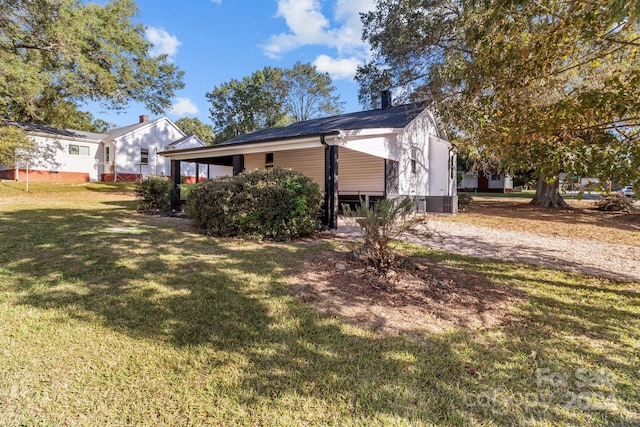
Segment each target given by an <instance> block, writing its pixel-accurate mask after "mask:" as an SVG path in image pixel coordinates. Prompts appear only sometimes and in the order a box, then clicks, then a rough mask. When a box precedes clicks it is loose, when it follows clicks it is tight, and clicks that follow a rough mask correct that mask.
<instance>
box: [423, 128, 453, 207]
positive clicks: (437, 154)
mask: <svg viewBox="0 0 640 427" xmlns="http://www.w3.org/2000/svg"><path fill="white" fill-rule="evenodd" d="M456 179H457V177H456V169H455V155H454V154H453V153H452V152H451V144H449V142H447V141H445V140H443V139H441V138H438V137H437V136H434V135H430V136H429V195H430V196H453V195H455V194H456Z"/></svg>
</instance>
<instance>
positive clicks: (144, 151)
mask: <svg viewBox="0 0 640 427" xmlns="http://www.w3.org/2000/svg"><path fill="white" fill-rule="evenodd" d="M140 164H141V165H148V164H149V149H148V148H141V149H140Z"/></svg>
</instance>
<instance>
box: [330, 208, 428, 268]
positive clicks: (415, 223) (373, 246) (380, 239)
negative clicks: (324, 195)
mask: <svg viewBox="0 0 640 427" xmlns="http://www.w3.org/2000/svg"><path fill="white" fill-rule="evenodd" d="M415 204H416V202H415V200H414V199H412V198H398V199H384V200H380V201H379V202H377V203H376V204H375V205H370V206H367V205H366V203H364V201H363V200H362V201H361V202H360V204H359V205H358V206H357V207H356V209H355V210H354V209H351V207H350V206H349V205H347V204H343V205H342V210H343V212H344V215H345V216H346V217H348V218H353V219H355V222H356V223H357V224H358V225H359V226H360V228H361V229H362V234H363V236H364V244H363V245H362V247H361V248H360V249H358V250H357V251H356V252H355V255H356V257H357V258H358V259H360V260H362V261H365V262H366V263H367V264H368V265H370V266H372V267H373V268H374V269H375V270H376V272H378V273H380V274H382V275H386V273H387V271H388V270H389V269H390V268H392V267H394V265H395V262H396V254H395V252H394V251H393V249H392V248H391V247H390V243H391V241H392V240H394V239H396V238H398V237H400V236H402V235H404V234H414V235H416V236H420V237H423V238H425V237H426V238H429V237H430V235H431V233H430V231H429V230H428V229H427V228H426V227H424V226H423V224H421V219H420V218H409V216H410V215H411V214H412V213H413V212H414V211H415Z"/></svg>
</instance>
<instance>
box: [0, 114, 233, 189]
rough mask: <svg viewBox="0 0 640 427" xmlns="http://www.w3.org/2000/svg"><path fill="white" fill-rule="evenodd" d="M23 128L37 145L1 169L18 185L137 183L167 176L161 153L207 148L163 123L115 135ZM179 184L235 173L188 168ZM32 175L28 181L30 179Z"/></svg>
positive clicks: (0, 172) (145, 119) (140, 125)
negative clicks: (145, 178)
mask: <svg viewBox="0 0 640 427" xmlns="http://www.w3.org/2000/svg"><path fill="white" fill-rule="evenodd" d="M9 124H12V125H14V126H18V127H20V128H21V129H22V130H23V131H24V132H25V133H26V134H27V135H28V136H29V137H30V138H31V140H32V141H33V142H34V143H35V147H34V149H33V150H30V151H29V152H25V153H19V154H20V156H19V158H18V161H17V162H16V163H17V164H16V165H15V167H12V168H7V167H3V166H2V165H0V179H9V180H16V181H25V180H26V179H27V176H28V179H29V180H31V181H51V182H61V181H67V182H87V181H137V180H140V179H141V178H143V177H147V176H169V174H170V168H169V161H168V160H167V158H166V157H163V156H160V155H159V154H158V153H159V152H160V151H167V150H180V149H186V148H194V147H203V146H204V145H205V144H204V143H203V142H202V141H200V139H199V138H198V137H197V136H195V135H185V134H184V132H182V131H181V130H180V129H179V128H178V127H177V126H176V125H175V124H174V123H173V122H172V121H171V120H169V119H168V118H166V117H161V118H159V119H156V120H148V117H147V116H146V115H143V116H140V121H139V123H136V124H134V125H130V126H125V127H121V128H116V129H111V130H109V131H107V132H106V133H104V134H99V133H91V132H84V131H78V130H69V129H56V128H53V127H50V126H43V125H36V124H30V123H18V122H9ZM181 171H182V175H181V177H180V179H181V180H184V181H187V182H195V181H196V179H206V178H208V177H211V178H213V177H215V176H220V175H225V174H230V173H231V168H227V167H213V166H208V165H197V166H196V164H194V163H191V164H184V165H183V166H182V167H181ZM27 173H28V175H27Z"/></svg>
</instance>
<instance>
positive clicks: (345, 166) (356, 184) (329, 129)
mask: <svg viewBox="0 0 640 427" xmlns="http://www.w3.org/2000/svg"><path fill="white" fill-rule="evenodd" d="M385 96H386V98H383V102H382V104H383V108H382V109H377V110H370V111H361V112H357V113H350V114H343V115H339V116H333V117H326V118H320V119H313V120H308V121H303V122H298V123H294V124H291V125H289V126H286V127H281V128H273V129H266V130H261V131H256V132H252V133H248V134H245V135H240V136H238V137H235V138H232V139H230V140H228V141H226V142H224V143H222V144H217V145H215V146H209V147H199V148H187V149H176V150H171V151H164V152H161V153H160V155H162V156H167V157H168V158H170V159H171V163H172V165H173V166H172V168H173V169H172V171H173V172H172V174H171V175H172V176H173V177H176V176H178V175H180V171H181V169H180V168H181V166H180V165H179V162H180V161H182V162H185V161H186V162H199V163H207V164H212V165H223V166H227V167H231V168H232V170H233V173H234V174H238V173H241V172H242V171H244V170H250V169H256V168H269V167H276V166H280V167H287V168H291V169H294V170H297V171H300V172H302V173H303V174H305V175H307V176H309V177H310V178H312V179H314V180H315V181H316V182H317V183H318V184H319V185H320V188H321V189H323V190H324V192H325V199H326V201H325V208H326V210H325V211H326V215H327V218H326V220H327V225H329V226H335V220H336V218H337V213H338V209H339V206H340V203H341V202H353V201H354V200H357V199H358V198H359V197H362V198H363V199H365V200H366V201H375V200H379V199H382V198H387V197H389V198H391V197H407V196H411V197H415V198H416V200H417V201H418V202H417V209H418V210H422V211H430V212H449V213H455V212H456V211H457V201H456V170H455V164H456V158H455V153H454V151H453V150H452V146H451V144H450V143H449V142H448V140H447V138H446V136H445V134H444V132H443V131H442V130H441V129H440V127H439V126H438V124H437V121H436V120H435V117H434V115H433V113H432V111H430V109H429V108H428V105H427V104H426V103H414V104H408V105H400V106H394V107H392V106H391V105H390V99H389V97H388V94H385ZM176 184H177V182H176ZM176 203H177V202H176Z"/></svg>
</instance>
